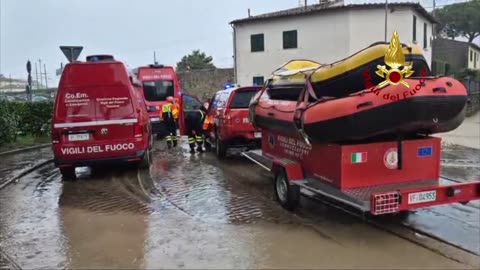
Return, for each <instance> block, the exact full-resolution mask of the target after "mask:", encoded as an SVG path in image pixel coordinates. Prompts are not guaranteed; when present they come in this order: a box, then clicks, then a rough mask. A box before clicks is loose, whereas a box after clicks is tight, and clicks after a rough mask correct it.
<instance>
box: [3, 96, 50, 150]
mask: <svg viewBox="0 0 480 270" xmlns="http://www.w3.org/2000/svg"><path fill="white" fill-rule="evenodd" d="M52 114H53V102H51V101H48V102H23V101H7V100H0V145H1V144H5V143H11V142H15V141H16V138H17V134H21V133H23V134H30V135H32V136H34V137H40V136H46V135H49V134H50V129H51V126H50V124H51V121H52V120H51V119H52Z"/></svg>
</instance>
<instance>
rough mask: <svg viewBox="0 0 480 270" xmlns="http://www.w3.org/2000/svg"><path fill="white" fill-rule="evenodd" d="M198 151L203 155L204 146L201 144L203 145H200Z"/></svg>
mask: <svg viewBox="0 0 480 270" xmlns="http://www.w3.org/2000/svg"><path fill="white" fill-rule="evenodd" d="M197 151H198V152H199V153H203V148H202V144H201V143H199V144H198V146H197Z"/></svg>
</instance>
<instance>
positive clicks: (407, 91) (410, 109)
mask: <svg viewBox="0 0 480 270" xmlns="http://www.w3.org/2000/svg"><path fill="white" fill-rule="evenodd" d="M405 81H406V82H407V83H408V84H409V85H410V88H406V87H405V86H404V85H402V84H400V85H390V86H386V87H384V88H382V89H381V90H375V89H373V90H364V91H360V92H357V93H355V94H352V95H349V96H347V97H344V98H331V97H330V98H319V99H315V98H313V95H315V94H314V93H312V92H313V87H312V84H311V83H309V82H308V81H307V83H306V85H307V86H306V87H303V86H299V85H297V86H294V85H291V86H288V87H287V86H282V89H279V88H275V87H273V88H270V87H269V86H267V87H266V88H264V89H263V90H262V91H260V92H259V93H258V94H257V95H256V96H255V97H254V98H253V99H252V102H251V104H250V110H251V120H252V122H253V123H254V125H255V126H257V127H260V128H266V129H270V130H276V131H278V132H281V133H283V134H291V135H294V134H298V133H301V134H302V135H304V136H305V137H306V138H307V139H309V140H310V141H311V142H316V143H333V142H344V141H356V140H363V139H368V138H372V137H377V136H385V135H387V136H388V135H394V136H403V137H408V136H414V135H417V134H434V133H440V132H447V131H450V130H453V129H455V128H457V127H458V126H459V125H460V124H461V123H462V122H463V120H464V118H465V107H466V102H467V90H466V88H465V87H464V86H463V84H461V83H460V82H459V81H457V80H455V79H453V78H448V77H441V78H438V77H427V78H411V79H406V80H405ZM415 89H418V90H415ZM269 91H289V92H290V95H289V98H292V97H294V96H295V95H296V96H297V100H274V99H270V98H269Z"/></svg>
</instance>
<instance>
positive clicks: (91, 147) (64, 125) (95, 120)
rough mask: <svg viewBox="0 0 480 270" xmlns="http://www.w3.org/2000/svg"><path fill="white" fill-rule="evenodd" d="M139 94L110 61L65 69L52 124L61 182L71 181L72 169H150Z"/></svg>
mask: <svg viewBox="0 0 480 270" xmlns="http://www.w3.org/2000/svg"><path fill="white" fill-rule="evenodd" d="M141 92H142V87H141V85H140V84H139V83H135V80H134V79H133V78H132V76H131V75H130V74H129V72H128V70H127V68H126V66H125V64H124V63H122V62H120V61H117V60H115V59H113V56H105V55H101V56H90V57H87V61H86V62H73V63H69V64H67V65H66V66H65V69H64V71H63V73H62V77H61V78H60V83H59V87H58V94H57V97H56V100H55V108H54V115H53V121H52V145H53V146H52V147H53V153H54V162H55V165H56V166H57V167H58V168H60V172H61V173H62V175H63V177H64V179H73V178H75V167H82V166H93V165H97V164H102V163H119V162H122V163H123V162H126V163H132V162H134V163H137V164H138V165H139V166H140V167H148V166H149V164H150V160H151V148H152V138H151V137H152V136H151V127H150V121H149V117H148V112H147V108H146V104H145V101H144V100H143V97H142V95H141Z"/></svg>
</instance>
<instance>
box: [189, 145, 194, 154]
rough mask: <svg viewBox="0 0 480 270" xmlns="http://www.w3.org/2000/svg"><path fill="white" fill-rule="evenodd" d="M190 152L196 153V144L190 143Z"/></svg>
mask: <svg viewBox="0 0 480 270" xmlns="http://www.w3.org/2000/svg"><path fill="white" fill-rule="evenodd" d="M190 154H195V144H190Z"/></svg>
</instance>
